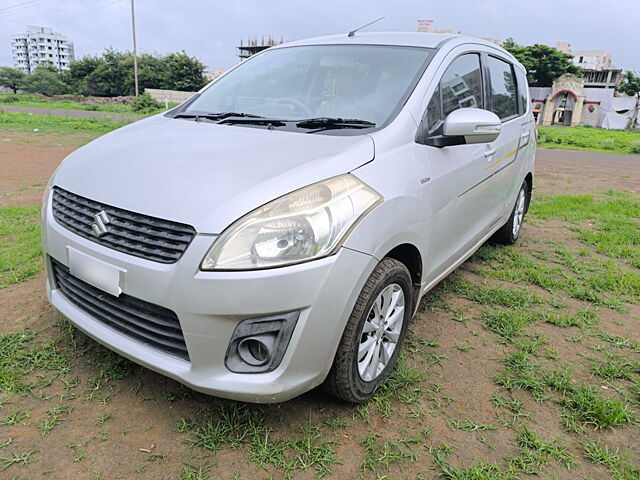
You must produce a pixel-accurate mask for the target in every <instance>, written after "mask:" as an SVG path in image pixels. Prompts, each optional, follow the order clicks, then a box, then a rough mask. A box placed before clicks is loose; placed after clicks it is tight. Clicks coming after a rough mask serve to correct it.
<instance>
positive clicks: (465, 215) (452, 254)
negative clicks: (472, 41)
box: [418, 51, 498, 281]
mask: <svg viewBox="0 0 640 480" xmlns="http://www.w3.org/2000/svg"><path fill="white" fill-rule="evenodd" d="M445 68H446V69H445V71H444V73H442V75H441V77H440V80H439V81H438V84H437V87H436V89H435V91H434V92H433V94H432V95H431V98H430V100H429V103H428V105H427V108H426V111H425V113H424V116H423V119H422V125H421V128H422V131H426V132H427V135H436V134H437V133H438V131H439V130H441V129H442V124H443V121H444V119H445V117H446V116H447V115H448V114H449V113H451V112H452V111H454V110H456V109H458V108H464V107H475V108H485V95H484V82H485V78H484V77H485V75H486V73H485V72H484V69H483V67H482V63H481V54H480V52H475V51H468V52H464V53H458V52H454V57H453V58H452V59H451V60H449V62H448V64H447V66H446V67H445ZM497 144H498V143H497V142H494V144H492V145H489V144H474V145H455V146H447V147H443V148H438V147H434V146H429V145H420V144H419V145H418V148H419V149H420V155H421V156H422V159H423V161H424V162H425V164H426V165H427V167H428V171H429V177H428V178H425V179H423V185H422V188H421V195H422V197H423V200H424V202H425V204H426V205H428V206H429V209H430V210H431V211H432V212H433V215H432V218H433V219H434V221H433V224H430V225H424V228H425V236H426V238H429V240H430V241H429V247H428V264H429V266H430V272H428V274H427V276H428V278H427V281H429V280H432V279H435V278H437V277H438V276H439V275H440V274H441V273H443V272H444V271H446V270H447V269H448V268H449V267H450V266H451V265H452V264H453V263H455V262H456V261H457V260H458V259H459V258H460V257H461V256H462V255H464V253H466V252H467V251H468V250H469V249H470V248H472V246H473V245H475V244H476V243H477V242H478V241H479V239H480V238H481V237H482V236H483V235H484V234H485V233H486V232H487V231H488V228H489V225H490V224H491V222H494V221H495V218H494V217H495V212H496V208H495V205H494V203H495V194H494V193H493V192H492V185H491V182H490V181H488V180H490V178H489V177H490V176H491V174H490V172H489V171H487V165H488V163H489V160H490V159H491V157H492V156H493V155H495V150H496V145H497Z"/></svg>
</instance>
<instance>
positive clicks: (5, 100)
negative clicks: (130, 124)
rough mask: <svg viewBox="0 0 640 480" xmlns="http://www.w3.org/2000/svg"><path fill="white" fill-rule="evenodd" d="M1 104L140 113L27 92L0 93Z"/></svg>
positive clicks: (123, 106)
mask: <svg viewBox="0 0 640 480" xmlns="http://www.w3.org/2000/svg"><path fill="white" fill-rule="evenodd" d="M2 105H13V106H17V107H37V108H55V109H61V110H87V111H93V112H111V113H127V114H132V115H142V114H140V113H139V112H136V111H135V110H133V109H132V108H131V106H130V105H125V104H89V105H85V104H82V103H80V102H77V101H74V100H47V99H43V98H39V97H36V96H34V95H27V94H21V93H19V94H15V93H0V107H2ZM176 105H178V104H177V103H169V108H173V107H175V106H176ZM163 111H165V108H164V106H163V107H161V108H159V109H158V110H156V111H154V112H149V113H145V114H144V115H153V114H155V113H160V112H163Z"/></svg>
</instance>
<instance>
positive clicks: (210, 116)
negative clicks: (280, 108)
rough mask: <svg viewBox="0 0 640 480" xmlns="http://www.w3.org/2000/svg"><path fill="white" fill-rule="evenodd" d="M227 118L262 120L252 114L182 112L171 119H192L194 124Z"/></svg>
mask: <svg viewBox="0 0 640 480" xmlns="http://www.w3.org/2000/svg"><path fill="white" fill-rule="evenodd" d="M229 117H243V118H263V117H261V116H260V115H254V114H253V113H243V112H218V113H207V112H182V113H177V114H176V115H174V116H173V118H193V119H194V120H195V121H196V122H198V121H199V119H201V118H202V119H205V120H213V121H214V122H215V121H220V120H224V119H226V118H229Z"/></svg>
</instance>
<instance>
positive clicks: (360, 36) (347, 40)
mask: <svg viewBox="0 0 640 480" xmlns="http://www.w3.org/2000/svg"><path fill="white" fill-rule="evenodd" d="M454 39H455V40H456V41H455V42H453V43H456V44H460V43H481V44H485V45H488V46H492V47H496V45H495V44H493V43H490V42H488V41H486V40H482V39H479V38H474V37H467V36H464V35H452V34H446V33H426V32H356V33H355V35H353V36H352V37H349V36H348V32H345V33H341V34H337V35H326V36H322V37H313V38H306V39H303V40H296V41H293V42H288V43H284V44H282V46H283V47H291V46H298V45H327V44H351V43H355V44H369V45H406V46H412V47H428V48H436V47H439V46H440V45H442V44H443V43H445V42H448V41H450V40H454Z"/></svg>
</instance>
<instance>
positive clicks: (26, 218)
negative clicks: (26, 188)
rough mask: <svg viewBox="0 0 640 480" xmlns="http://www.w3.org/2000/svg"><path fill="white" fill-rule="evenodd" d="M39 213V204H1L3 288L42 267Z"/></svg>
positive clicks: (0, 270)
mask: <svg viewBox="0 0 640 480" xmlns="http://www.w3.org/2000/svg"><path fill="white" fill-rule="evenodd" d="M39 215H40V207H15V206H6V207H0V288H6V287H8V286H9V285H13V284H14V283H18V282H24V281H25V280H28V279H30V278H33V277H35V276H36V275H38V274H39V273H40V272H41V271H42V268H43V265H44V262H43V259H42V245H41V242H40V225H39Z"/></svg>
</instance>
